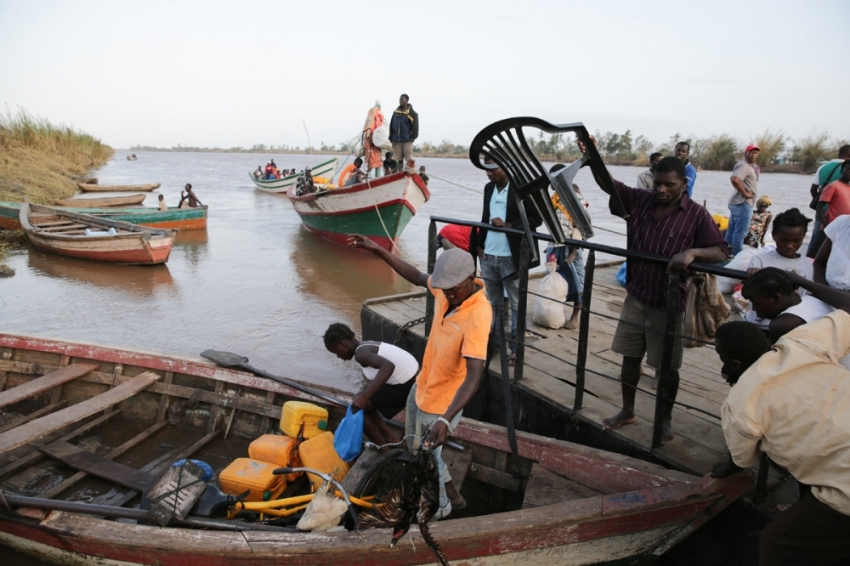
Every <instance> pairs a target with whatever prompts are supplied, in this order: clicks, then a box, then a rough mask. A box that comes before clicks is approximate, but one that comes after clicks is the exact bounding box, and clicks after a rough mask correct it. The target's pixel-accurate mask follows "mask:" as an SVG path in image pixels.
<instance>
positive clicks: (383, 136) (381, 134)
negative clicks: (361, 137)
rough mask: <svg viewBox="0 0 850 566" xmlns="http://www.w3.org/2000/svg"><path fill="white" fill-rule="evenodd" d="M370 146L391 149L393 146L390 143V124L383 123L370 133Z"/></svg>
mask: <svg viewBox="0 0 850 566" xmlns="http://www.w3.org/2000/svg"><path fill="white" fill-rule="evenodd" d="M372 145H374V146H375V147H380V148H381V149H392V148H393V144H392V142H390V124H389V122H384V123H383V124H381V125H380V126H378V128H377V129H376V130H375V131H374V132H372Z"/></svg>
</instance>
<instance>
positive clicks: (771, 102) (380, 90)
mask: <svg viewBox="0 0 850 566" xmlns="http://www.w3.org/2000/svg"><path fill="white" fill-rule="evenodd" d="M848 24H850V2H847V1H842V0H835V1H830V0H809V1H807V2H800V1H796V2H790V1H784V0H774V1H772V2H767V1H751V2H742V1H740V0H738V1H727V0H712V1H711V2H706V1H693V2H690V1H686V0H680V1H678V2H667V1H659V2H653V1H651V0H650V1H647V2H626V1H622V2H620V1H607V0H598V1H588V0H585V1H582V2H573V1H568V0H557V1H555V0H552V1H538V0H522V1H521V2H518V1H513V2H504V1H501V0H489V1H477V0H453V1H443V0H431V1H429V2H391V3H369V2H349V1H332V0H311V1H309V2H306V1H302V2H292V1H282V0H278V1H251V0H242V1H239V2H236V1H233V2H217V1H210V0H207V1H203V2H200V1H198V2H194V1H181V0H170V1H167V2H162V1H157V0H145V1H144V2H139V1H138V0H136V1H132V2H131V1H125V0H111V1H100V0H78V1H74V2H70V1H61V0H55V1H43V0H22V1H19V0H0V53H2V55H0V103H3V105H4V106H5V108H2V110H3V111H4V112H7V111H8V112H12V113H13V114H14V113H15V112H17V111H18V110H19V109H25V110H26V111H27V112H29V113H30V114H32V115H33V116H36V117H39V118H46V119H48V120H49V121H51V122H53V123H54V124H61V125H66V126H70V127H73V128H75V129H79V130H82V131H85V132H87V133H89V134H92V135H94V136H95V137H97V138H99V139H101V140H102V141H103V142H105V143H107V144H109V145H111V146H112V147H114V148H129V147H130V146H133V145H149V146H156V147H171V146H176V145H178V144H179V145H184V146H199V147H224V148H229V147H251V146H253V145H255V144H265V145H276V146H277V145H288V146H300V147H306V146H307V141H308V135H309V140H310V141H311V143H312V145H313V146H315V147H318V146H319V144H321V143H322V142H324V143H326V144H328V145H336V144H339V143H340V142H343V141H348V140H350V139H351V138H353V137H355V136H357V135H358V134H359V132H360V130H361V128H362V126H363V121H364V120H365V117H366V113H367V111H368V110H369V108H370V107H371V106H372V105H373V104H374V103H375V101H380V102H381V103H382V108H383V111H384V113H385V114H386V115H387V116H388V117H389V115H390V114H391V112H392V110H393V109H394V108H395V107H396V106H397V105H398V97H399V95H400V94H401V93H407V94H408V95H409V96H410V103H411V104H412V105H413V107H414V109H415V110H416V111H417V112H418V113H419V115H420V137H419V140H418V141H419V142H423V141H429V142H432V143H435V144H439V143H440V142H441V141H442V140H451V141H452V142H454V143H458V144H462V145H468V144H469V143H470V141H471V140H472V138H473V137H474V136H475V134H476V133H477V132H478V131H479V130H481V129H482V128H483V127H485V126H486V125H488V124H490V123H492V122H494V121H496V120H500V119H503V118H508V117H511V116H536V117H539V118H543V119H544V120H548V121H550V122H552V123H569V122H583V123H584V124H585V126H587V127H588V129H589V130H591V131H596V130H600V131H606V130H612V131H616V132H620V133H622V132H624V131H625V130H627V129H630V130H631V131H632V133H633V135H644V136H647V137H648V138H650V139H651V140H653V141H656V142H663V141H665V140H667V139H668V138H669V137H670V136H672V135H674V134H676V133H679V134H681V135H682V136H685V137H689V136H695V137H709V136H712V135H715V134H720V133H729V134H731V135H732V136H734V137H735V138H737V139H738V140H740V141H741V142H748V141H750V140H751V139H752V138H753V137H754V136H756V135H759V134H761V133H762V132H764V131H765V130H767V129H768V128H769V129H771V130H772V131H774V132H776V131H781V132H783V133H784V134H786V135H788V136H790V137H791V138H793V139H799V138H802V137H805V136H807V135H809V134H812V133H813V132H823V131H827V132H829V134H830V135H831V136H832V137H834V138H842V139H848V138H850V110H848V109H847V104H846V102H845V100H844V98H845V97H846V96H847V93H848V92H850V74H848V73H847V72H846V71H845V69H844V68H843V66H842V59H841V58H840V55H839V56H837V55H836V54H837V53H838V54H841V55H843V53H844V52H845V51H846V43H845V41H844V39H843V35H842V33H843V32H842V30H844V29H847V27H848ZM305 126H306V127H305Z"/></svg>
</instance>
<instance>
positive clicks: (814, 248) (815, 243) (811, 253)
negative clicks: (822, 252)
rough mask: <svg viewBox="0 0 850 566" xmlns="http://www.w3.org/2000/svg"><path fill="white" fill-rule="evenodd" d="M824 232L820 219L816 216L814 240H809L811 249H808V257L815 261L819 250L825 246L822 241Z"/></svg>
mask: <svg viewBox="0 0 850 566" xmlns="http://www.w3.org/2000/svg"><path fill="white" fill-rule="evenodd" d="M822 232H823V226H821V223H820V219H818V217H817V215H815V221H814V222H813V223H812V239H811V240H809V247H808V248H806V257H810V258H812V259H814V257H815V256H816V255H818V250H819V249H820V247H821V246H822V245H823V242H822V241H820V240H821V238H822V236H821V233H822Z"/></svg>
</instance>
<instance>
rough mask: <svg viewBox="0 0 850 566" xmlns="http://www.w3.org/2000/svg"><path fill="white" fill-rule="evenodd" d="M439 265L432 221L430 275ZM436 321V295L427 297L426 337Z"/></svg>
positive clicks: (435, 229) (435, 234)
mask: <svg viewBox="0 0 850 566" xmlns="http://www.w3.org/2000/svg"><path fill="white" fill-rule="evenodd" d="M435 263H437V223H436V222H435V221H434V220H431V223H430V224H429V225H428V273H433V272H434V264H435ZM433 320H434V295H432V294H431V293H428V294H427V295H425V337H426V338H427V337H428V336H430V335H431V321H433Z"/></svg>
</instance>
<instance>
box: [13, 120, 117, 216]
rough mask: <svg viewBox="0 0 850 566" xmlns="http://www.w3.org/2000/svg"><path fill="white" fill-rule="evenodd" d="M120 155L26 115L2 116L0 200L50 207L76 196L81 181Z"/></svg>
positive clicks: (81, 135)
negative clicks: (27, 199) (95, 169)
mask: <svg viewBox="0 0 850 566" xmlns="http://www.w3.org/2000/svg"><path fill="white" fill-rule="evenodd" d="M113 153H114V151H113V150H112V148H111V147H109V146H108V145H105V144H103V143H101V141H100V140H98V139H96V138H94V137H93V136H90V135H89V134H86V133H83V132H78V131H76V130H73V129H71V128H68V127H65V126H55V125H53V124H51V123H50V122H48V121H47V120H44V119H40V118H34V117H32V116H30V115H29V114H28V113H27V112H26V111H23V110H21V111H19V112H18V113H17V114H14V115H13V114H12V113H11V112H8V113H6V114H5V115H0V200H6V201H16V202H20V201H21V200H23V197H24V196H26V197H27V198H29V200H31V201H32V202H36V203H45V204H47V203H49V202H50V199H54V198H66V197H69V196H71V195H73V194H74V192H75V191H76V189H77V187H76V184H75V183H76V181H75V180H74V179H75V178H77V177H82V176H85V175H86V174H87V173H88V172H89V171H90V170H91V169H93V168H96V167H100V166H101V165H103V164H104V163H106V162H107V161H108V160H109V159H110V158H111V157H112V154H113Z"/></svg>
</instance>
